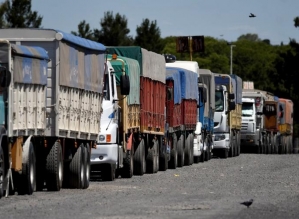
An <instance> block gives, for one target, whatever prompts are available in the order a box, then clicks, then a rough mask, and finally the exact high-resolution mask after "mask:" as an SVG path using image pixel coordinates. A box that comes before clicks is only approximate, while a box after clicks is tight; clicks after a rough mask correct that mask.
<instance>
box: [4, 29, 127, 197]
mask: <svg viewBox="0 0 299 219" xmlns="http://www.w3.org/2000/svg"><path fill="white" fill-rule="evenodd" d="M0 38H2V39H6V40H4V41H1V53H0V54H1V66H5V67H1V75H3V74H4V75H7V76H6V78H8V76H9V75H10V76H11V82H10V83H9V84H8V83H7V84H5V86H3V88H2V90H4V91H5V92H6V94H5V95H4V96H3V98H2V104H0V105H1V106H2V108H3V106H4V110H3V109H1V115H2V117H1V118H2V128H1V149H2V153H3V155H4V156H3V157H4V162H2V164H1V165H3V163H4V165H3V166H5V167H4V168H3V167H2V171H0V172H1V173H2V175H1V177H2V180H1V181H2V191H3V190H6V195H7V194H11V193H14V192H15V191H18V193H19V194H24V193H25V194H32V193H33V192H34V191H35V190H43V189H44V188H46V189H47V190H51V191H52V190H53V191H59V190H60V189H61V188H62V187H70V188H78V189H86V188H88V187H89V178H90V150H91V149H90V148H91V147H92V146H93V145H94V144H95V141H96V140H97V137H98V133H99V131H100V118H101V112H102V106H101V103H102V97H103V85H104V83H103V81H104V70H105V68H106V67H105V66H106V64H105V59H104V56H105V50H106V47H105V46H104V45H102V44H100V43H96V42H93V41H90V40H86V39H83V38H80V37H76V36H74V35H71V34H67V33H65V32H63V31H58V30H53V29H29V28H28V29H27V28H13V29H9V28H8V29H1V31H0ZM13 44H15V45H13ZM123 87H126V86H123ZM5 92H4V93H5ZM1 160H2V161H3V159H1ZM3 169H4V171H3ZM2 194H3V192H2Z"/></svg>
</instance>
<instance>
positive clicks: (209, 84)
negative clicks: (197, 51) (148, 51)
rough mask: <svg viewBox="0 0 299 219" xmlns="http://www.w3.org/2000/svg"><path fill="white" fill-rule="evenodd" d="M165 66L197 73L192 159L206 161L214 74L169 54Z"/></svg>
mask: <svg viewBox="0 0 299 219" xmlns="http://www.w3.org/2000/svg"><path fill="white" fill-rule="evenodd" d="M165 58H166V60H167V61H166V62H167V63H166V66H167V67H178V68H183V69H186V70H189V71H192V72H196V73H197V77H198V78H197V83H198V85H197V89H198V101H199V102H198V103H199V104H198V105H197V123H196V127H195V129H194V135H193V136H194V140H193V161H194V162H195V163H198V162H204V161H208V160H209V159H211V158H212V150H213V135H214V112H215V81H214V74H213V73H212V72H211V71H210V70H207V69H200V68H199V65H198V63H197V62H196V61H178V60H176V57H175V56H173V55H171V54H165Z"/></svg>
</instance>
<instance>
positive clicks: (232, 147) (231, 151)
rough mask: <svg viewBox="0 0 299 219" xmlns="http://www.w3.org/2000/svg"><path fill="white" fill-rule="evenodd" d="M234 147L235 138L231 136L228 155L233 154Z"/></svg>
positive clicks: (231, 155)
mask: <svg viewBox="0 0 299 219" xmlns="http://www.w3.org/2000/svg"><path fill="white" fill-rule="evenodd" d="M234 147H235V138H234V137H231V138H230V148H229V152H228V156H229V157H233V156H234Z"/></svg>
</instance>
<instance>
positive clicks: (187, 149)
mask: <svg viewBox="0 0 299 219" xmlns="http://www.w3.org/2000/svg"><path fill="white" fill-rule="evenodd" d="M189 136H190V135H188V137H187V138H186V139H185V148H184V152H185V162H184V165H185V166H189V165H190V163H191V161H190V157H191V150H190V139H189Z"/></svg>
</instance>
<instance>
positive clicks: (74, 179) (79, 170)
mask: <svg viewBox="0 0 299 219" xmlns="http://www.w3.org/2000/svg"><path fill="white" fill-rule="evenodd" d="M83 150H84V149H83V147H82V146H80V147H78V148H77V151H76V152H75V154H74V156H73V159H72V160H71V161H70V163H69V172H68V173H69V177H68V178H69V186H70V187H71V188H76V189H81V188H82V187H83V184H84V161H83V159H84V157H83V156H84V154H83V153H84V152H83Z"/></svg>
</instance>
